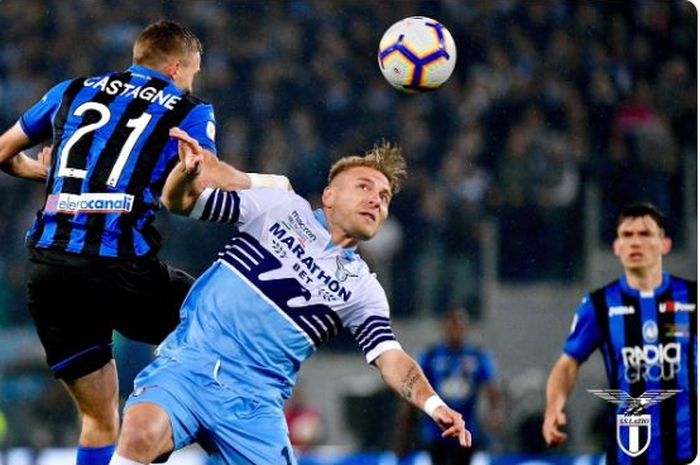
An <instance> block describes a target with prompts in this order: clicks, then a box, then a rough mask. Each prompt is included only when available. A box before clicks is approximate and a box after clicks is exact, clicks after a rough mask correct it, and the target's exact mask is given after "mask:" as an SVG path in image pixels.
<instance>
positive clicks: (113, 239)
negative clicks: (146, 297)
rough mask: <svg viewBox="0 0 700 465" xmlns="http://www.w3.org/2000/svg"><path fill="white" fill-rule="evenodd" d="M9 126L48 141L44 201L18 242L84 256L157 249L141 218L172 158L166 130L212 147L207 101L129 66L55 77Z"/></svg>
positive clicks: (153, 205)
mask: <svg viewBox="0 0 700 465" xmlns="http://www.w3.org/2000/svg"><path fill="white" fill-rule="evenodd" d="M19 124H20V126H21V128H22V130H23V131H24V132H25V134H26V135H27V136H28V137H29V139H30V140H31V141H32V142H33V143H39V142H42V141H45V140H49V139H50V140H52V141H53V150H52V161H51V168H50V170H49V176H48V179H47V189H46V201H45V204H44V207H43V208H42V209H41V210H40V211H39V212H38V213H37V217H36V221H35V222H34V225H33V226H32V228H31V229H30V230H29V232H28V233H27V246H28V247H32V248H35V249H47V250H55V251H63V252H70V253H73V254H78V255H80V256H85V257H120V258H127V257H134V256H143V255H146V254H149V253H152V252H155V251H156V250H157V249H158V247H159V245H160V237H159V235H158V233H157V232H156V231H155V228H153V226H152V225H151V223H152V222H153V219H154V217H155V212H156V211H157V210H158V209H159V206H160V195H161V191H162V188H163V184H164V183H165V179H166V178H167V176H168V173H169V172H170V170H171V169H172V168H173V167H174V166H175V164H176V163H177V161H178V155H177V143H176V142H175V141H173V140H171V139H170V138H169V136H168V130H169V129H170V128H172V127H175V126H178V127H180V128H182V129H184V130H185V131H187V132H188V133H189V134H190V135H191V136H192V137H194V138H195V139H197V141H198V142H199V143H200V145H202V146H203V147H204V148H206V149H208V150H210V151H211V152H213V153H216V147H215V143H214V137H215V119H214V110H213V108H212V106H211V105H209V104H207V103H205V102H203V101H201V100H199V99H197V98H195V97H193V96H191V95H189V94H187V93H185V92H183V91H182V90H180V89H179V88H177V87H176V86H175V85H174V83H173V82H172V81H171V80H169V79H168V78H167V77H166V76H165V75H163V74H161V73H158V72H156V71H153V70H151V69H148V68H144V67H141V66H137V65H133V66H131V67H130V68H129V69H127V70H126V71H123V72H113V73H109V74H105V75H101V76H95V77H89V78H77V79H72V80H69V81H65V82H62V83H60V84H58V85H56V86H55V87H53V88H52V89H51V90H49V91H48V92H47V93H46V95H44V97H43V98H42V99H41V100H40V101H39V102H37V103H36V104H35V105H34V106H33V107H32V108H30V109H29V110H28V111H27V112H25V113H24V114H23V115H22V117H21V118H20V120H19Z"/></svg>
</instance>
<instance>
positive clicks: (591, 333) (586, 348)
mask: <svg viewBox="0 0 700 465" xmlns="http://www.w3.org/2000/svg"><path fill="white" fill-rule="evenodd" d="M602 342H603V336H602V334H601V333H600V328H599V326H598V322H597V320H596V315H595V309H594V308H593V304H592V303H591V299H590V296H586V297H585V298H584V299H583V301H582V302H581V305H580V306H579V308H578V309H577V310H576V314H575V315H574V320H573V322H572V323H571V333H570V334H569V337H568V338H567V339H566V342H565V343H564V353H565V354H567V355H569V356H570V357H572V358H574V359H575V360H576V361H578V362H579V363H583V362H585V361H586V360H587V359H588V357H589V356H590V355H591V354H592V353H593V352H594V351H595V350H596V349H597V348H598V347H600V345H601V344H602Z"/></svg>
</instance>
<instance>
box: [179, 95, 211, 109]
mask: <svg viewBox="0 0 700 465" xmlns="http://www.w3.org/2000/svg"><path fill="white" fill-rule="evenodd" d="M182 99H183V100H184V101H185V102H187V103H189V104H190V105H192V106H193V107H197V106H201V107H212V104H211V103H209V102H207V101H206V100H204V99H201V98H199V97H197V96H195V95H192V94H190V93H185V94H183V95H182ZM212 108H213V107H212Z"/></svg>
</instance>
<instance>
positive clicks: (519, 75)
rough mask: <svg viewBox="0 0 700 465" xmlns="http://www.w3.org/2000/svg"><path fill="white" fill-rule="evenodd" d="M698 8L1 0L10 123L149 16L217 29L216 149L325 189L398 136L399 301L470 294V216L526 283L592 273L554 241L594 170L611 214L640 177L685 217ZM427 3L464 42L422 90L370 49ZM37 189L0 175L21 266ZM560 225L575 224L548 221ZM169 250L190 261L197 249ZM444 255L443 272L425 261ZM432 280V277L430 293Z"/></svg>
mask: <svg viewBox="0 0 700 465" xmlns="http://www.w3.org/2000/svg"><path fill="white" fill-rule="evenodd" d="M693 8H694V7H693V6H692V5H689V4H688V3H687V2H685V1H682V0H673V1H665V0H650V1H646V2H632V3H629V2H628V3H625V2H584V3H581V2H568V1H566V0H546V1H544V0H543V1H538V2H525V1H507V2H491V1H488V0H480V1H474V2H469V3H464V2H458V1H452V0H392V1H387V2H382V4H381V5H377V4H375V3H374V2H356V3H352V4H349V3H343V4H341V3H332V2H326V1H323V0H285V1H281V2H259V1H257V0H244V1H240V2H204V3H198V2H194V3H192V4H186V5H179V4H175V3H173V2H150V3H147V4H140V3H138V2H134V1H128V0H94V1H87V2H86V1H80V2H75V3H71V4H66V3H64V2H58V1H56V0H32V1H29V2H22V3H21V5H20V4H19V3H16V2H3V3H2V7H1V8H0V25H2V28H0V37H1V38H2V39H3V40H1V41H0V44H4V45H0V103H2V105H0V108H2V110H1V111H0V122H2V123H3V124H5V125H6V126H8V125H10V124H12V123H13V122H14V120H15V119H16V118H17V116H18V115H19V114H20V112H21V111H22V110H23V109H24V108H25V107H26V106H27V102H30V101H34V100H36V99H37V98H38V97H39V95H38V92H41V90H40V89H43V88H45V87H46V86H47V85H48V84H49V83H50V82H53V81H56V80H60V79H61V78H66V77H68V76H70V75H73V74H85V75H91V74H95V73H98V72H101V71H105V70H107V69H110V68H119V67H126V66H127V65H128V61H129V59H128V56H127V55H125V54H124V52H123V50H124V47H123V44H124V43H128V42H129V41H130V40H131V39H133V36H134V34H135V33H136V31H138V30H140V28H141V26H143V25H145V24H146V23H148V22H150V21H152V20H155V19H158V18H161V17H170V18H173V19H176V20H180V21H182V22H184V23H186V24H192V25H193V27H194V28H195V29H196V31H197V33H198V34H200V35H201V36H202V38H203V42H204V43H206V44H207V50H206V53H205V54H204V56H203V60H204V61H203V64H202V73H201V74H202V79H201V83H200V88H198V89H197V93H198V94H199V95H202V96H203V97H204V98H205V99H208V100H210V101H212V102H215V103H216V107H217V119H218V121H219V127H220V131H219V134H218V138H219V144H220V146H221V147H222V157H223V158H225V159H227V160H228V161H231V162H233V163H235V164H238V165H240V166H241V167H243V168H246V169H251V170H260V171H276V172H279V173H282V174H287V175H289V176H290V177H291V178H292V182H293V184H294V186H295V188H296V189H297V190H298V191H299V192H301V193H303V194H305V195H308V196H310V197H314V196H315V195H318V193H319V192H318V191H319V190H320V189H321V187H322V185H323V182H322V181H323V179H322V176H320V175H319V173H322V172H323V171H324V169H325V168H324V167H327V166H328V165H329V163H330V162H331V161H332V160H333V157H334V154H337V153H339V152H344V151H353V150H355V149H356V148H357V147H361V146H364V145H366V144H367V143H368V142H369V143H371V142H373V141H374V140H377V139H379V138H380V137H384V138H387V139H389V140H394V141H396V142H398V143H399V144H401V145H402V146H403V147H404V149H405V153H406V155H407V157H408V158H409V161H410V164H411V169H412V172H413V173H415V175H414V177H415V180H414V181H413V185H411V186H407V189H406V192H405V194H404V196H403V197H404V198H405V199H406V200H405V201H404V202H403V205H401V206H398V207H399V208H397V210H401V211H400V212H398V214H397V215H396V218H397V219H398V220H399V222H400V227H401V229H402V230H403V231H404V232H408V234H404V235H405V240H404V241H403V245H402V248H401V250H400V251H399V252H398V253H396V254H395V255H394V258H393V261H392V263H391V267H392V268H393V269H394V270H400V273H397V272H395V273H394V278H393V280H394V281H395V285H394V286H393V287H394V295H392V296H390V298H391V299H392V300H393V302H392V303H393V304H394V307H395V308H397V309H400V310H399V313H403V314H405V315H411V314H415V312H416V311H417V309H419V308H424V309H426V310H427V311H434V310H435V309H439V308H445V306H448V305H454V304H460V305H464V304H466V305H468V308H478V307H473V306H472V305H471V303H470V302H472V301H478V292H477V291H475V290H474V289H475V288H478V285H477V284H478V283H476V284H474V283H469V284H466V285H465V286H461V285H458V286H456V287H454V288H453V289H452V290H450V289H449V287H450V286H452V283H449V282H447V281H446V280H445V278H444V276H450V275H451V274H453V273H458V274H461V276H463V277H464V278H460V279H459V283H460V284H461V283H467V282H469V280H471V279H473V278H474V277H475V276H478V274H479V272H480V270H479V268H478V261H479V253H478V250H479V248H480V241H481V235H480V233H479V230H480V227H481V226H480V223H481V221H476V219H477V218H478V219H479V220H484V219H487V218H489V217H493V218H494V220H495V222H496V224H497V225H498V228H499V233H500V234H499V236H500V238H501V242H500V244H499V256H500V257H501V259H502V260H501V263H500V266H499V275H500V276H501V277H503V278H506V279H510V280H521V281H522V280H533V279H552V278H554V279H567V278H568V279H570V278H571V277H575V276H576V275H577V274H576V271H577V270H580V269H581V266H582V265H581V263H580V262H581V258H580V257H579V256H578V255H577V254H574V255H566V254H564V255H561V253H565V252H566V251H569V252H570V251H572V250H573V249H570V248H567V246H566V240H567V239H568V238H570V237H571V238H576V237H579V236H580V234H581V225H580V222H578V221H575V222H574V221H570V220H571V218H576V219H578V218H581V216H582V215H581V213H582V201H581V198H582V192H583V189H581V184H582V183H583V182H585V181H586V180H592V181H593V182H595V183H598V184H599V187H600V190H601V192H604V193H605V195H604V196H602V197H603V205H602V207H603V215H604V217H605V218H612V215H611V214H609V212H615V211H617V207H618V206H619V205H621V204H622V203H626V202H627V201H629V200H630V196H631V195H633V194H634V195H635V196H636V195H637V193H638V192H639V189H637V187H638V186H643V194H644V195H645V198H646V200H650V201H653V202H655V203H657V204H659V205H660V206H661V207H662V208H664V209H665V210H666V211H668V212H669V217H671V218H674V219H677V220H675V221H678V224H674V225H670V227H671V229H674V230H676V231H681V230H682V227H683V224H681V223H680V222H681V221H683V218H684V215H682V213H683V212H682V211H681V209H682V207H683V206H684V198H683V196H684V192H686V191H690V189H688V187H689V186H685V185H684V182H685V181H684V179H686V178H687V176H686V177H684V176H683V172H684V168H685V167H686V165H688V161H689V160H691V159H692V157H695V156H696V138H697V125H696V124H695V121H696V114H697V97H696V78H697V76H696V69H697V65H696V61H697V60H696V57H697V36H696V34H697V32H696V20H697V15H696V13H695V11H694V10H693ZM416 12H420V13H421V14H427V15H432V16H434V17H436V18H439V19H440V20H441V21H442V22H443V23H444V24H445V25H446V26H447V27H448V28H449V29H450V31H451V32H452V35H453V36H454V37H455V40H456V42H457V46H458V49H459V64H458V66H457V68H456V69H455V72H454V75H453V76H452V78H451V79H450V81H449V82H448V83H447V84H445V86H443V88H441V89H440V90H438V91H436V92H433V93H431V94H428V95H422V96H420V95H403V94H401V93H399V92H396V91H395V90H394V89H392V88H391V87H390V86H388V85H387V84H386V83H385V82H384V81H383V80H382V77H381V75H380V73H379V72H378V70H377V66H376V59H375V52H376V47H377V41H378V38H379V37H380V36H381V33H382V32H383V31H384V30H385V28H386V27H388V26H389V25H390V24H392V23H394V22H395V21H396V20H398V19H400V18H401V17H402V15H403V16H409V15H413V14H416ZM263 19H264V23H263V22H262V20H263ZM263 24H264V27H263V26H262V25H263ZM74 44H80V47H81V51H82V52H83V53H80V54H76V53H74V51H75V46H74ZM465 133H466V134H468V135H464V134H465ZM464 138H467V139H469V138H471V139H472V140H473V141H478V142H469V144H476V146H478V147H477V148H476V149H475V150H476V153H473V154H472V153H470V154H467V155H465V154H464V153H461V154H455V153H456V152H463V149H462V148H459V147H461V146H462V144H463V142H462V141H463V140H464ZM472 149H473V148H470V149H469V150H472ZM584 155H585V156H584ZM436 186H441V187H440V188H438V189H436ZM465 186H466V187H465ZM30 189H31V186H24V185H20V184H18V183H13V182H11V181H8V180H7V179H5V178H3V179H2V180H0V193H2V195H1V196H0V198H3V199H4V200H3V202H2V205H4V206H5V207H6V208H3V212H5V214H4V216H3V219H2V221H0V241H2V243H3V244H6V245H7V248H8V250H6V252H5V253H3V254H2V261H3V263H2V269H3V270H4V273H6V274H8V273H9V274H10V275H13V273H16V270H21V269H22V268H21V266H20V267H18V265H17V263H18V262H19V261H21V260H22V259H23V251H22V250H21V246H20V245H19V244H20V241H21V237H22V231H23V230H24V229H25V227H26V225H27V224H29V222H30V218H31V215H33V214H34V211H35V209H36V207H38V205H37V204H35V203H32V202H31V198H30V197H32V196H33V193H32V192H31V191H30ZM475 193H476V194H475ZM474 195H477V196H478V198H477V199H476V200H475V199H473V198H472V196H474ZM18 200H19V201H18ZM635 200H637V199H636V198H635ZM10 206H20V207H21V208H12V207H10ZM691 207H692V205H691ZM426 209H427V210H426ZM433 209H434V210H433ZM606 215H607V216H606ZM611 221H613V220H610V219H609V220H608V221H607V222H604V223H603V224H602V225H601V231H602V232H603V234H610V232H611V228H610V224H611ZM562 224H566V225H567V227H569V228H571V230H572V232H571V233H570V234H567V235H560V234H556V232H557V231H558V230H559V226H561V225H562ZM165 226H166V230H165V231H164V232H165V233H166V235H167V234H170V231H169V230H167V228H168V227H173V228H174V227H177V228H179V229H180V231H178V235H177V237H181V238H183V240H185V241H189V242H193V243H194V242H196V241H197V240H198V234H199V232H198V231H197V229H196V228H195V227H194V226H192V225H189V224H187V225H186V224H179V223H178V224H177V225H175V224H174V223H170V222H167V223H166V225H165ZM524 238H540V239H539V240H524ZM682 239H683V238H682V237H679V238H678V241H677V242H680V241H682ZM166 246H167V244H166ZM562 251H564V252H562ZM169 253H171V254H172V255H174V257H173V261H174V262H179V261H187V260H190V259H191V255H194V254H197V250H179V249H178V248H175V247H173V248H172V250H171V251H170V250H169ZM445 257H446V258H449V260H448V263H446V266H445V267H444V269H443V268H441V267H439V268H440V271H441V272H440V273H435V274H433V275H430V276H428V278H427V280H426V279H425V278H424V275H421V273H422V271H423V270H422V268H421V267H422V266H423V265H425V266H428V267H433V268H435V267H436V266H437V265H436V263H437V264H440V263H442V261H441V260H442V258H445ZM561 257H563V258H561ZM431 263H432V264H431ZM20 281H21V280H11V282H5V283H4V284H3V289H2V290H0V298H2V301H3V302H7V304H6V305H5V306H3V310H2V312H3V313H10V314H11V316H8V315H3V316H0V321H4V322H6V323H5V324H17V323H22V322H26V321H27V317H26V315H25V313H24V312H23V311H22V310H20V311H15V310H14V308H15V307H16V306H17V304H18V303H21V301H22V299H23V291H22V288H21V284H20ZM417 283H421V284H420V285H417ZM421 286H423V288H421ZM421 289H423V290H425V289H427V290H429V292H428V294H429V295H427V296H424V297H421V298H423V300H424V301H422V302H421V301H419V299H418V297H419V296H421V295H423V294H418V291H419V290H421ZM458 291H459V292H458ZM464 292H466V295H461V294H460V293H462V294H464ZM19 308H21V306H19Z"/></svg>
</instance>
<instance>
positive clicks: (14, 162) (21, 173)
mask: <svg viewBox="0 0 700 465" xmlns="http://www.w3.org/2000/svg"><path fill="white" fill-rule="evenodd" d="M0 169H2V170H3V171H4V172H6V173H7V174H10V175H12V176H15V177H18V178H24V179H31V180H33V181H41V182H43V181H45V180H46V176H47V175H48V168H47V167H46V165H44V164H42V163H41V162H40V161H38V160H35V159H33V158H30V157H28V156H26V155H25V154H24V153H22V152H20V153H18V154H17V155H15V156H13V157H10V158H8V159H7V160H5V161H4V162H2V163H0Z"/></svg>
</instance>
